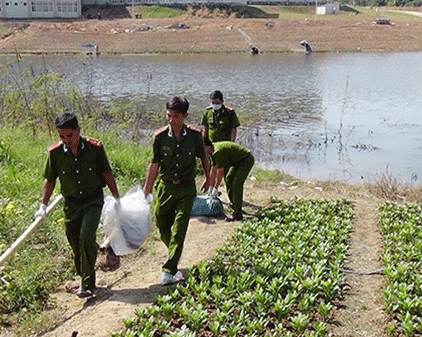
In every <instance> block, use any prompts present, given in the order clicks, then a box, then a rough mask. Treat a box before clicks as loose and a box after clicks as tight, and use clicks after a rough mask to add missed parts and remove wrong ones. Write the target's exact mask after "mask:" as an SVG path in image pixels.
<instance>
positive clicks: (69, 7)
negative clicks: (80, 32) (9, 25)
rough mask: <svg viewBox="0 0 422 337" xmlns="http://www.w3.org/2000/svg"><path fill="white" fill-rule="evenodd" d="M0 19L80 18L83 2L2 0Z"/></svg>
mask: <svg viewBox="0 0 422 337" xmlns="http://www.w3.org/2000/svg"><path fill="white" fill-rule="evenodd" d="M0 1H1V6H0V17H1V18H4V19H5V18H12V19H24V18H78V17H80V16H81V15H82V10H81V0H0Z"/></svg>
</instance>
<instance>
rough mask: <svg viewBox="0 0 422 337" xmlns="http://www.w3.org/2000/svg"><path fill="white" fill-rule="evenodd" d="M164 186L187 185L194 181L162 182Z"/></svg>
mask: <svg viewBox="0 0 422 337" xmlns="http://www.w3.org/2000/svg"><path fill="white" fill-rule="evenodd" d="M163 181H164V182H165V183H166V184H173V185H187V184H190V183H193V182H194V180H164V179H163Z"/></svg>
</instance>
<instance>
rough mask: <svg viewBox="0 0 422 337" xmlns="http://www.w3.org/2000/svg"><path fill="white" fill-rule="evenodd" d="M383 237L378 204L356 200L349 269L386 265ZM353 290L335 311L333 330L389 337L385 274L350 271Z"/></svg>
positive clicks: (351, 288)
mask: <svg viewBox="0 0 422 337" xmlns="http://www.w3.org/2000/svg"><path fill="white" fill-rule="evenodd" d="M381 253H382V237H381V233H380V228H379V224H378V204H377V203H375V202H374V201H371V200H369V199H364V200H357V201H355V221H354V223H353V228H352V232H351V233H350V248H349V259H348V261H347V262H346V266H345V267H346V268H347V269H350V270H355V271H373V270H377V269H379V268H382V262H381V261H380V255H381ZM346 283H347V285H346V286H349V287H350V290H349V291H348V292H346V295H345V297H344V299H343V301H342V304H343V306H342V307H341V308H340V309H338V310H337V311H336V313H335V317H334V322H333V323H334V324H333V325H332V326H331V329H330V330H331V332H332V333H333V334H334V335H335V336H344V337H346V336H353V337H358V336H362V337H363V336H364V337H382V336H387V334H386V331H385V327H386V326H387V320H388V317H387V315H386V313H385V306H384V302H383V298H382V296H383V295H382V291H383V289H385V287H386V280H385V278H384V275H381V274H371V275H358V274H347V276H346Z"/></svg>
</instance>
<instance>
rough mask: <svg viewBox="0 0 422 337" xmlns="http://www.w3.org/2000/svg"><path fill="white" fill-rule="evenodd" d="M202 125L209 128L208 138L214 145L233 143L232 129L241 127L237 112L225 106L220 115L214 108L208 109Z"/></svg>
mask: <svg viewBox="0 0 422 337" xmlns="http://www.w3.org/2000/svg"><path fill="white" fill-rule="evenodd" d="M201 124H202V125H204V126H205V127H208V138H209V139H211V141H212V142H214V143H215V142H221V141H225V140H227V141H231V137H230V135H231V131H232V129H235V128H237V127H238V126H239V125H240V123H239V119H238V118H237V115H236V112H235V111H234V110H233V109H232V108H228V107H226V106H224V105H223V106H222V107H221V111H220V112H219V113H216V112H215V111H214V110H213V109H212V107H208V108H207V110H206V111H205V112H204V115H203V116H202V122H201Z"/></svg>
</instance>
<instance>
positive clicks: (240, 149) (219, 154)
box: [211, 142, 250, 168]
mask: <svg viewBox="0 0 422 337" xmlns="http://www.w3.org/2000/svg"><path fill="white" fill-rule="evenodd" d="M249 153H250V151H249V150H248V149H247V148H246V147H244V146H242V145H240V144H237V143H233V142H218V143H214V153H213V154H212V156H211V160H212V166H217V167H219V168H222V167H223V168H227V167H230V166H233V165H234V164H236V163H237V162H239V161H240V160H242V159H244V158H245V157H246V156H248V155H249Z"/></svg>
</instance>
